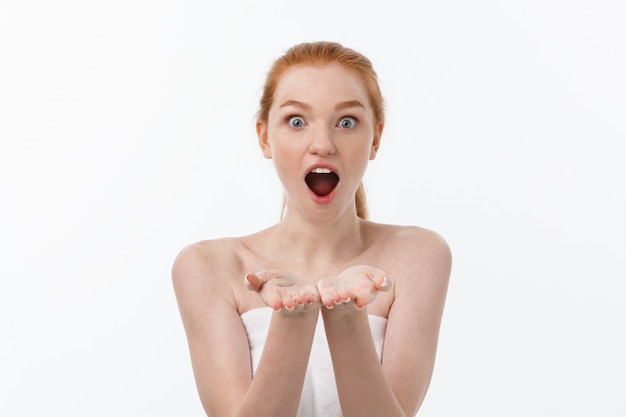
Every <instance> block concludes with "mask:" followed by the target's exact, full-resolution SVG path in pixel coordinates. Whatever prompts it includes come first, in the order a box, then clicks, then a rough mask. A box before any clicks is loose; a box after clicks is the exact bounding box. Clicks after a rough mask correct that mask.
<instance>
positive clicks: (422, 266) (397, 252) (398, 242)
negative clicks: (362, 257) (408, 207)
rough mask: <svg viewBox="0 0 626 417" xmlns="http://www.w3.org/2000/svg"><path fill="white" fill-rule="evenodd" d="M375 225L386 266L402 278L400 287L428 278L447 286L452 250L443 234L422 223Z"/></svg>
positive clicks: (423, 281) (390, 272)
mask: <svg viewBox="0 0 626 417" xmlns="http://www.w3.org/2000/svg"><path fill="white" fill-rule="evenodd" d="M371 227H372V229H373V230H374V235H375V236H376V240H377V241H379V242H380V243H379V244H377V245H379V246H380V247H379V248H378V249H377V251H378V252H379V253H380V254H381V262H382V263H383V264H384V268H383V269H385V270H387V271H388V273H389V274H393V275H394V276H395V277H397V278H398V281H399V282H398V284H399V287H400V288H401V287H403V286H405V285H412V284H419V285H423V284H424V283H425V282H426V281H430V282H431V283H434V282H433V281H435V282H438V285H443V286H447V282H448V280H449V277H450V270H451V267H452V252H451V250H450V247H449V245H448V243H447V241H446V240H445V239H444V238H443V236H441V235H440V234H439V233H437V232H435V231H433V230H430V229H426V228H423V227H418V226H398V225H388V224H377V223H373V224H371ZM400 288H399V289H400Z"/></svg>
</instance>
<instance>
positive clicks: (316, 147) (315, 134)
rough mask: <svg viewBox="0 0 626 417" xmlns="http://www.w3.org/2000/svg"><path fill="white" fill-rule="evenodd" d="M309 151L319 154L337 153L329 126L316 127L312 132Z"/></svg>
mask: <svg viewBox="0 0 626 417" xmlns="http://www.w3.org/2000/svg"><path fill="white" fill-rule="evenodd" d="M309 152H310V153H312V154H315V155H319V156H326V155H332V154H334V153H335V144H334V142H333V138H332V133H331V132H330V130H329V129H328V128H320V129H314V130H313V131H312V132H311V141H310V144H309Z"/></svg>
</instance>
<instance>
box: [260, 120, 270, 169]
mask: <svg viewBox="0 0 626 417" xmlns="http://www.w3.org/2000/svg"><path fill="white" fill-rule="evenodd" d="M256 135H257V137H258V138H259V146H260V147H261V151H262V152H263V156H264V157H265V158H267V159H272V150H271V149H270V142H269V140H268V138H267V124H266V123H265V122H264V121H262V120H257V122H256Z"/></svg>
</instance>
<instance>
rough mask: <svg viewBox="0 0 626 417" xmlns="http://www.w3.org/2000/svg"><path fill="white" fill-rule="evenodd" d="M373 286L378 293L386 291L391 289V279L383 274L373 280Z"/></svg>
mask: <svg viewBox="0 0 626 417" xmlns="http://www.w3.org/2000/svg"><path fill="white" fill-rule="evenodd" d="M374 284H375V285H376V289H377V290H378V291H388V290H389V289H391V287H392V285H391V279H389V277H388V276H387V275H385V274H382V275H380V276H378V277H376V279H375V280H374Z"/></svg>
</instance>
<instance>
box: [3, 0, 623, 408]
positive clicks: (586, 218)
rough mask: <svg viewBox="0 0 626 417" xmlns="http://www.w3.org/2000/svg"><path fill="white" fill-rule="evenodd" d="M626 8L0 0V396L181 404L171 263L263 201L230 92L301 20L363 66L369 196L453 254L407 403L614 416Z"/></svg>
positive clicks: (254, 224) (240, 227) (255, 86)
mask: <svg viewBox="0 0 626 417" xmlns="http://www.w3.org/2000/svg"><path fill="white" fill-rule="evenodd" d="M409 5H410V7H409ZM625 20H626V6H624V3H623V2H622V1H620V0H614V1H605V0H580V1H565V0H562V1H557V0H530V1H529V0H526V1H522V0H516V1H496V0H491V1H489V0H478V1H471V2H470V1H461V0H456V1H437V2H435V1H431V2H416V3H413V2H408V1H395V0H392V1H385V2H369V3H368V2H364V1H358V0H351V1H344V2H340V1H329V0H320V1H315V2H304V3H299V2H294V1H290V2H288V1H282V0H269V1H263V2H261V1H253V0H249V1H232V0H230V1H199V0H198V1H191V0H190V1H174V0H170V1H147V0H146V1H126V0H125V1H122V0H114V1H111V0H100V1H79V0H76V1H70V0H61V1H55V2H48V1H28V0H27V1H9V0H6V1H2V2H1V3H0V138H1V145H0V186H1V194H0V199H1V203H0V239H1V241H0V243H1V247H0V260H1V262H0V280H1V281H0V332H1V333H0V415H2V416H7V417H9V416H10V417H13V416H35V415H46V416H91V417H99V416H112V415H115V416H189V417H192V416H202V415H203V412H202V410H201V407H200V403H199V400H198V398H197V394H196V391H195V385H194V382H193V377H192V373H191V365H190V362H189V357H188V353H187V346H186V341H185V336H184V333H183V330H182V325H181V323H180V319H179V316H178V310H177V307H176V303H175V299H174V294H173V291H172V288H171V282H170V267H171V263H172V261H173V259H174V257H175V256H176V254H177V253H178V251H179V250H180V249H181V248H182V247H183V246H185V245H187V244H189V243H192V242H194V241H197V240H200V239H207V238H217V237H222V236H237V235H242V234H247V233H251V232H254V231H256V230H259V229H261V228H264V227H267V226H269V225H271V224H272V223H274V222H275V221H277V219H278V216H279V210H280V201H281V190H280V185H279V182H278V180H277V178H276V177H275V174H274V172H273V168H272V166H271V162H270V161H266V160H265V159H263V158H262V156H261V153H260V151H259V150H258V146H257V144H256V137H255V135H254V113H255V111H256V104H257V100H258V98H259V93H260V89H261V86H262V83H263V79H264V75H265V72H266V70H267V69H268V67H269V65H270V64H271V62H272V61H273V59H274V58H276V57H278V56H279V55H280V54H282V52H283V51H284V50H285V49H286V48H288V47H289V46H291V45H293V44H294V43H298V42H301V41H311V40H335V41H339V42H342V43H343V44H345V45H346V46H349V47H352V48H354V49H357V50H359V51H361V52H363V53H364V54H365V55H367V56H368V57H369V58H370V59H371V60H372V61H373V63H374V65H375V67H376V69H377V71H378V73H379V76H380V82H381V86H382V88H383V92H384V94H385V97H386V100H387V110H388V123H387V128H386V131H385V134H384V137H383V144H382V146H381V150H380V152H379V155H378V158H377V159H376V160H375V161H373V162H372V163H371V164H370V168H369V171H368V172H367V174H366V178H365V186H366V189H367V192H368V198H369V202H370V209H371V215H372V219H373V220H375V221H380V222H389V223H399V224H417V225H421V226H424V227H427V228H431V229H434V230H436V231H438V232H439V233H440V234H442V235H443V236H444V237H445V238H446V239H447V241H448V242H449V244H450V246H451V248H452V251H453V254H454V266H453V272H452V278H451V282H450V290H449V297H448V303H447V306H446V310H445V313H444V320H443V325H442V332H441V339H440V349H439V355H438V358H437V364H436V367H435V373H434V375H433V380H432V384H431V388H430V391H429V393H428V396H427V398H426V401H425V402H424V405H423V407H422V410H421V412H420V415H421V416H453V415H464V416H481V417H483V416H493V417H502V416H507V417H511V416H524V417H527V416H555V415H557V416H560V415H567V416H590V415H596V416H624V415H626V402H625V401H624V390H625V388H626V363H625V359H624V356H625V354H624V352H626V342H625V340H624V328H625V327H626V326H625V325H624V321H625V320H624V318H625V317H626V307H624V302H623V299H624V296H625V295H626V294H625V291H624V289H625V287H626V286H625V284H624V281H625V279H626V260H625V259H626V258H625V252H626V245H625V243H624V236H625V235H626V221H625V220H624V213H626V196H625V194H626V193H625V188H626V187H624V179H625V178H626V169H625V168H624V162H623V160H624V157H625V155H626V154H625V152H624V150H623V149H622V146H623V144H624V141H625V139H626V29H625V26H624V24H623V22H624V21H625Z"/></svg>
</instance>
